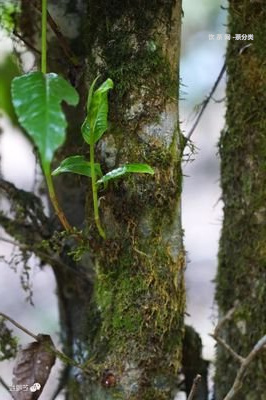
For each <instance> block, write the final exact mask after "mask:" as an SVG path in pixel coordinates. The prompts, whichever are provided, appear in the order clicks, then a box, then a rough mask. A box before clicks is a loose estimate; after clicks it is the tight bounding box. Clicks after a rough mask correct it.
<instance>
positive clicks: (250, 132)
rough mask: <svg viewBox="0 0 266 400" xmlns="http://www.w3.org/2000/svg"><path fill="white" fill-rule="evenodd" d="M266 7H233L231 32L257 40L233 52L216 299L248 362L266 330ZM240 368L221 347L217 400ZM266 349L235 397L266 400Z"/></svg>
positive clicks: (236, 44)
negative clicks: (231, 311)
mask: <svg viewBox="0 0 266 400" xmlns="http://www.w3.org/2000/svg"><path fill="white" fill-rule="evenodd" d="M265 19H266V9H265V4H263V2H259V1H252V2H251V1H248V2H241V1H236V0H234V1H230V7H229V32H230V33H231V36H235V34H253V35H254V40H253V41H250V40H248V41H243V40H240V41H238V40H234V39H233V38H232V37H231V40H230V42H229V44H228V49H227V55H226V58H227V73H228V84H227V112H226V124H227V126H226V129H225V130H224V132H223V133H222V137H221V140H220V145H219V147H220V155H221V185H222V191H223V201H224V222H223V229H222V235H221V239H220V251H219V269H218V276H217V293H216V298H217V302H218V305H219V312H220V314H221V316H222V315H224V314H225V313H226V312H227V311H228V310H229V309H230V308H231V307H233V306H234V302H235V301H236V300H237V301H238V302H239V306H238V309H237V312H236V313H235V315H234V317H233V319H232V321H230V322H228V323H227V325H226V327H225V328H224V332H223V338H224V339H225V340H226V341H227V343H228V344H229V345H230V346H231V347H232V348H233V349H234V350H235V351H236V352H238V353H239V354H240V355H242V356H244V357H245V356H246V355H247V354H248V353H249V352H250V350H251V349H252V348H253V346H254V344H255V343H256V342H257V341H258V339H259V338H260V337H261V336H263V335H264V334H265V331H266V313H265V303H266V284H265V282H266V252H265V245H266V229H265V226H266V225H265V220H266V208H265V203H266V174H265V159H266V108H265V106H266V95H265V87H266V69H265V58H266V48H265V44H264V41H265V35H266V25H265ZM238 368H239V365H237V363H236V362H235V361H234V360H233V359H232V357H231V356H230V354H228V353H226V351H225V350H224V349H223V348H220V346H218V352H217V364H216V399H217V400H221V399H223V398H224V396H225V394H226V393H227V392H228V391H229V388H230V387H231V385H232V383H233V381H234V379H235V376H236V372H237V369H238ZM265 373H266V354H265V351H264V353H263V354H261V356H260V357H259V358H258V359H257V360H256V362H253V363H252V365H251V366H250V368H249V371H248V375H247V377H246V379H245V384H244V386H243V388H242V390H241V392H240V393H239V395H236V396H235V399H239V400H240V399H241V400H243V399H244V400H255V399H256V400H258V399H260V400H265V399H266V380H265Z"/></svg>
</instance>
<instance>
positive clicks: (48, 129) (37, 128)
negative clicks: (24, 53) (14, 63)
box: [12, 72, 79, 175]
mask: <svg viewBox="0 0 266 400" xmlns="http://www.w3.org/2000/svg"><path fill="white" fill-rule="evenodd" d="M12 99H13V105H14V107H15V110H16V113H17V116H18V119H19V122H20V124H21V125H22V126H23V128H24V129H25V130H26V131H27V133H28V135H29V136H30V137H31V139H32V140H33V142H34V144H35V145H36V146H37V148H38V151H39V156H40V159H41V164H42V168H43V171H44V173H45V175H46V174H47V173H50V164H51V161H52V159H53V156H54V153H55V151H56V150H57V149H58V148H59V147H60V146H61V145H62V144H63V143H64V140H65V136H66V134H65V129H66V126H67V123H66V119H65V115H64V113H63V112H62V109H61V105H60V103H61V102H62V101H63V100H65V101H66V102H67V103H69V104H71V105H76V104H77V103H78V100H79V96H78V93H77V92H76V90H75V89H74V88H73V87H72V86H71V85H70V84H69V83H68V82H67V81H65V80H64V79H63V78H62V77H60V76H58V75H56V74H54V73H50V74H46V75H44V74H42V73H41V72H33V73H30V74H27V75H22V76H20V77H17V78H15V79H14V80H13V82H12Z"/></svg>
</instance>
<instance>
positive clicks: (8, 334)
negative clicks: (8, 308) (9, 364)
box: [0, 318, 18, 361]
mask: <svg viewBox="0 0 266 400" xmlns="http://www.w3.org/2000/svg"><path fill="white" fill-rule="evenodd" d="M12 333H13V332H12V330H11V329H9V328H8V327H7V326H6V324H5V322H4V320H3V319H2V318H1V319H0V361H3V360H9V359H10V358H13V357H15V356H16V354H17V350H18V342H17V339H16V338H15V337H14V336H13V335H12Z"/></svg>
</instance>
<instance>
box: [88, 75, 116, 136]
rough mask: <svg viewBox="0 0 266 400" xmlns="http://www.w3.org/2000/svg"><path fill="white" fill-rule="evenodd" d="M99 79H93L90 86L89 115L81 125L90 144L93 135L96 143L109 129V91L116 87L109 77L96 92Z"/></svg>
mask: <svg viewBox="0 0 266 400" xmlns="http://www.w3.org/2000/svg"><path fill="white" fill-rule="evenodd" d="M97 80H98V77H97V78H96V79H95V80H94V81H93V83H92V86H91V88H90V91H89V95H88V101H87V117H86V119H85V121H84V123H83V125H82V127H81V132H82V135H83V138H84V140H85V141H86V142H87V143H88V144H91V135H92V140H93V144H94V143H96V142H97V141H98V140H99V139H100V138H101V137H102V135H103V134H104V132H105V131H106V130H107V115H108V91H109V90H110V89H112V88H113V87H114V84H113V81H112V80H111V79H107V80H106V81H105V82H103V84H102V85H101V86H100V87H99V88H98V89H97V90H96V91H95V92H94V86H95V83H96V81H97Z"/></svg>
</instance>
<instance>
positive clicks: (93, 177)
mask: <svg viewBox="0 0 266 400" xmlns="http://www.w3.org/2000/svg"><path fill="white" fill-rule="evenodd" d="M90 164H91V187H92V197H93V210H94V219H95V223H96V226H97V229H98V232H99V234H100V235H101V237H102V238H103V239H106V235H105V232H104V230H103V228H102V227H101V223H100V217H99V206H98V193H97V184H96V174H95V164H94V142H93V133H92V132H91V135H90Z"/></svg>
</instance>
